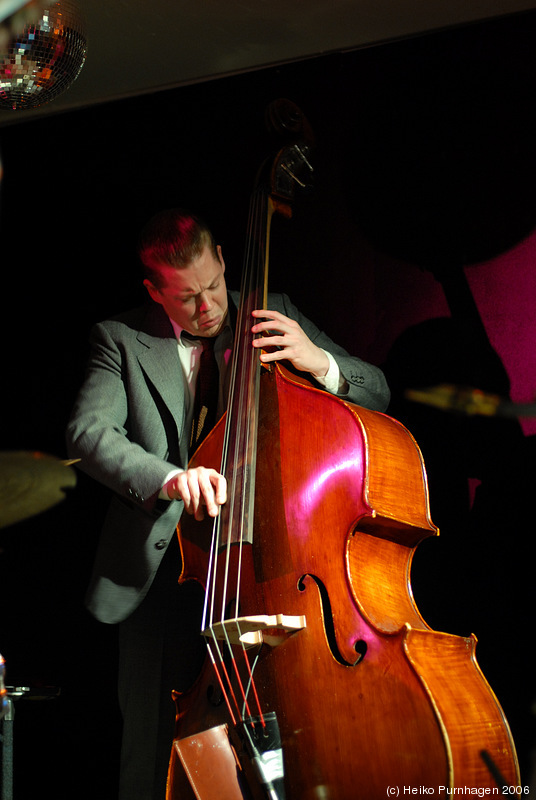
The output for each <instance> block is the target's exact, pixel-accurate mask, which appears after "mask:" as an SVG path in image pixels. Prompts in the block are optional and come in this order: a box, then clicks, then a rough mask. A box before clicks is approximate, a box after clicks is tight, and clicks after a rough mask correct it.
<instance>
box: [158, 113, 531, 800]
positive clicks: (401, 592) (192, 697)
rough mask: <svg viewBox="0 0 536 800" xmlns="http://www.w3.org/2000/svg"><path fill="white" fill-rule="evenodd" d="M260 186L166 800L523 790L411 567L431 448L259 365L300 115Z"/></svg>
mask: <svg viewBox="0 0 536 800" xmlns="http://www.w3.org/2000/svg"><path fill="white" fill-rule="evenodd" d="M269 113H270V115H271V119H274V118H275V119H276V121H278V122H280V125H281V128H282V129H283V130H284V131H286V132H287V133H288V134H289V141H288V142H286V143H285V144H284V145H283V146H282V147H281V148H280V149H279V151H278V153H277V156H276V158H275V160H274V162H273V164H272V165H271V167H270V168H269V169H268V175H269V180H264V179H263V178H262V177H261V179H260V180H259V181H258V184H257V187H256V189H255V192H254V194H253V197H252V200H251V207H250V217H249V222H248V227H249V230H248V244H247V247H246V256H245V263H244V269H243V276H242V286H241V301H240V307H239V310H238V317H237V322H236V329H235V345H234V351H233V361H232V367H231V369H232V373H231V382H230V394H229V402H228V407H227V411H226V413H225V415H224V416H223V417H222V418H221V419H220V421H219V422H218V423H217V424H216V426H215V427H214V429H213V430H212V432H211V433H210V434H209V435H208V437H207V438H206V439H205V440H204V442H203V443H202V444H201V445H200V447H199V449H198V451H197V452H196V453H195V454H194V456H193V458H192V460H191V466H195V465H197V464H202V465H203V466H206V467H214V468H215V469H217V470H218V471H219V472H221V473H222V474H224V475H225V477H226V479H227V486H228V499H227V502H226V504H225V505H224V506H222V509H221V513H220V515H219V516H218V517H217V518H216V519H215V520H213V519H205V520H204V521H202V522H197V521H195V520H192V519H191V518H186V519H184V518H183V519H182V520H181V522H180V524H179V527H178V536H179V539H180V544H181V552H182V558H183V566H182V573H181V576H180V580H181V581H189V580H193V581H197V582H198V583H200V584H201V585H202V586H203V588H204V590H205V606H204V613H203V625H202V634H203V636H204V637H205V639H206V643H207V658H206V663H205V666H204V668H203V670H202V671H201V673H200V675H199V677H198V679H197V681H196V683H195V684H194V686H193V687H192V688H191V689H190V690H189V691H188V692H186V693H183V694H178V693H176V694H175V702H176V707H177V715H176V734H175V739H174V741H173V744H172V748H171V759H170V767H169V773H168V786H167V800H179V799H180V800H191V799H193V798H197V800H216V798H217V800H242V799H243V798H252V800H266V798H269V799H270V800H284V799H285V798H286V800H376V798H378V799H379V798H385V797H386V796H400V795H403V794H407V793H410V794H412V793H413V794H415V793H428V794H434V795H435V796H436V797H446V796H448V795H450V794H453V793H455V791H454V790H455V789H457V788H458V789H465V790H469V791H470V790H471V789H472V790H473V791H477V790H483V789H489V790H490V792H489V793H491V791H492V790H496V793H499V791H500V790H501V789H503V788H504V787H517V786H519V783H520V780H519V768H518V763H517V757H516V753H515V747H514V743H513V740H512V737H511V733H510V730H509V727H508V723H507V721H506V719H505V716H504V714H503V711H502V709H501V707H500V705H499V702H498V700H497V698H496V697H495V695H494V694H493V692H492V690H491V688H490V686H489V685H488V683H487V681H486V679H485V677H484V675H483V674H482V672H481V670H480V668H479V666H478V663H477V660H476V657H475V647H476V639H475V637H474V636H470V637H467V638H466V637H460V636H455V635H451V634H448V633H442V632H437V631H434V630H432V629H431V628H430V627H429V626H428V625H427V624H426V622H425V621H424V619H423V617H422V616H421V614H420V613H419V610H418V609H417V607H416V604H415V602H414V599H413V596H412V591H411V584H410V569H411V563H412V558H413V554H414V552H415V549H416V547H417V546H418V544H419V543H420V542H421V541H422V540H423V539H424V538H426V537H429V536H436V535H437V534H438V530H437V528H436V526H435V525H434V524H433V522H432V521H431V518H430V510H429V500H428V488H427V478H426V472H425V467H424V463H423V459H422V456H421V452H420V450H419V447H418V445H417V443H416V442H415V440H414V438H413V437H412V435H411V434H410V433H409V431H408V430H406V429H405V428H404V426H403V425H401V424H400V423H399V422H397V421H396V420H394V419H392V418H391V417H389V416H387V415H386V414H382V413H379V412H375V411H370V410H367V409H365V408H361V407H358V406H356V405H353V404H351V403H348V402H345V401H344V400H342V399H340V398H339V397H337V396H334V395H330V394H327V393H326V392H324V391H321V390H320V389H319V388H318V387H316V386H314V385H313V383H312V382H310V381H308V380H306V378H305V377H304V376H303V375H302V374H300V373H297V372H296V371H295V370H293V369H292V367H291V366H290V365H288V364H285V363H284V362H280V361H277V362H272V363H270V364H261V363H260V361H259V358H258V352H257V351H255V350H254V349H253V348H252V347H251V337H252V335H251V331H250V328H251V324H252V323H251V311H252V310H254V309H256V308H263V307H264V308H265V307H266V294H267V274H268V263H269V241H270V225H271V220H272V217H273V215H274V214H275V213H282V214H285V215H287V216H290V215H291V210H290V204H291V201H292V199H293V197H294V193H295V191H296V189H297V188H299V187H302V186H303V185H304V184H306V183H307V181H308V178H307V175H308V173H309V172H310V171H311V170H312V166H311V151H312V147H313V145H312V141H311V137H310V135H309V126H308V124H307V121H306V120H305V118H304V117H303V115H302V113H301V111H300V110H299V109H298V108H297V107H296V106H294V105H293V104H292V103H290V102H289V101H276V103H275V104H273V105H272V106H271V107H270V109H269Z"/></svg>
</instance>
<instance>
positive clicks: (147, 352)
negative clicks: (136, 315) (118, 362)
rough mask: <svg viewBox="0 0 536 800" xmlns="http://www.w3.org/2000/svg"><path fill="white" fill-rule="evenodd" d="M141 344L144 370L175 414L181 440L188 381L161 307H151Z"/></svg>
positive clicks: (141, 334)
mask: <svg viewBox="0 0 536 800" xmlns="http://www.w3.org/2000/svg"><path fill="white" fill-rule="evenodd" d="M137 340H138V343H139V353H138V361H139V364H140V367H141V369H142V370H143V372H144V373H145V375H146V376H147V378H148V379H149V381H150V382H151V383H152V384H153V386H154V388H155V389H156V390H157V392H158V393H159V395H160V396H161V398H162V400H163V402H164V403H165V405H166V406H167V408H168V409H169V411H170V413H171V414H172V416H173V418H174V420H175V423H176V425H177V430H178V433H179V436H180V434H181V432H182V429H183V426H184V413H185V407H184V394H185V393H184V379H183V374H182V369H181V365H180V361H179V353H178V349H177V339H176V338H175V333H174V332H173V328H172V326H171V323H170V321H169V319H168V317H167V315H166V313H165V312H164V311H163V309H162V308H161V306H159V305H158V304H157V303H151V304H150V305H149V307H148V311H147V315H146V317H145V320H144V322H143V326H142V328H141V329H140V330H139V331H138V335H137ZM181 438H182V437H181Z"/></svg>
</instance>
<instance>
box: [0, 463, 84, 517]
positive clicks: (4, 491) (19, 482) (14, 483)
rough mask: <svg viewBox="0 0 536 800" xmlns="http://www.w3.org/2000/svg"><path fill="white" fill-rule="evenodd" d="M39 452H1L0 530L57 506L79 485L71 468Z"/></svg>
mask: <svg viewBox="0 0 536 800" xmlns="http://www.w3.org/2000/svg"><path fill="white" fill-rule="evenodd" d="M73 463H75V462H74V461H61V460H60V459H59V458H54V457H53V456H49V455H46V454H44V453H39V452H25V451H13V452H11V451H6V452H3V453H1V452H0V528H4V527H6V526H7V525H13V523H15V522H19V521H21V520H23V519H27V518H28V517H33V516H34V515H35V514H39V513H41V512H42V511H46V510H47V509H49V508H52V506H55V505H56V504H57V503H59V502H60V501H61V500H63V499H64V498H65V491H64V489H69V488H72V487H73V486H75V485H76V473H75V471H74V469H72V467H71V464H73Z"/></svg>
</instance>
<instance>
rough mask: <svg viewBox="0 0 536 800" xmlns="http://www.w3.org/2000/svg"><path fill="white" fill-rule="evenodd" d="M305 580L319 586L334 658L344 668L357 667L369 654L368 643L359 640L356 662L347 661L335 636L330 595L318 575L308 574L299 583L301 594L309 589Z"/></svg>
mask: <svg viewBox="0 0 536 800" xmlns="http://www.w3.org/2000/svg"><path fill="white" fill-rule="evenodd" d="M305 578H311V579H312V580H313V581H314V582H315V583H316V585H317V587H318V591H319V594H320V602H321V603H322V611H323V619H324V630H325V632H326V638H327V640H328V645H329V649H330V650H331V653H332V655H333V658H334V659H335V660H336V661H338V663H339V664H342V665H343V666H344V667H355V666H356V665H357V664H359V662H360V661H362V660H363V658H364V657H365V654H366V652H367V643H366V642H365V641H364V640H363V639H358V640H357V641H356V642H355V644H354V649H355V652H356V655H357V658H356V660H355V661H353V662H352V661H347V660H346V659H345V658H344V657H343V656H342V654H341V651H340V650H339V647H338V645H337V638H336V636H335V624H334V622H333V614H332V611H331V603H330V600H329V594H328V591H327V589H326V587H325V586H324V584H323V583H322V581H321V580H320V579H319V578H317V577H316V575H311V574H306V575H302V577H301V578H300V580H299V581H298V589H299V591H300V592H304V591H305V589H306V588H307V587H306V586H305Z"/></svg>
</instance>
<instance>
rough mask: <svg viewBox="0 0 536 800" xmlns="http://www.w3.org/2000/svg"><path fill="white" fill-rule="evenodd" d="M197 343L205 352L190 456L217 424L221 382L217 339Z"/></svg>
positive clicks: (197, 390)
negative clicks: (216, 346)
mask: <svg viewBox="0 0 536 800" xmlns="http://www.w3.org/2000/svg"><path fill="white" fill-rule="evenodd" d="M197 341H198V342H200V343H201V344H202V345H203V352H202V353H201V358H200V359H199V371H198V373H197V381H196V384H195V396H194V414H193V418H192V430H191V435H190V447H189V453H190V455H192V453H193V452H194V450H196V449H197V448H198V447H199V445H200V444H201V442H202V441H203V439H204V438H205V436H206V435H207V433H209V431H211V430H212V428H213V427H214V425H215V424H216V414H217V410H218V393H219V381H220V379H219V371H218V364H217V362H216V356H215V355H214V344H215V342H216V337H213V338H199V339H198V340H197Z"/></svg>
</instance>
